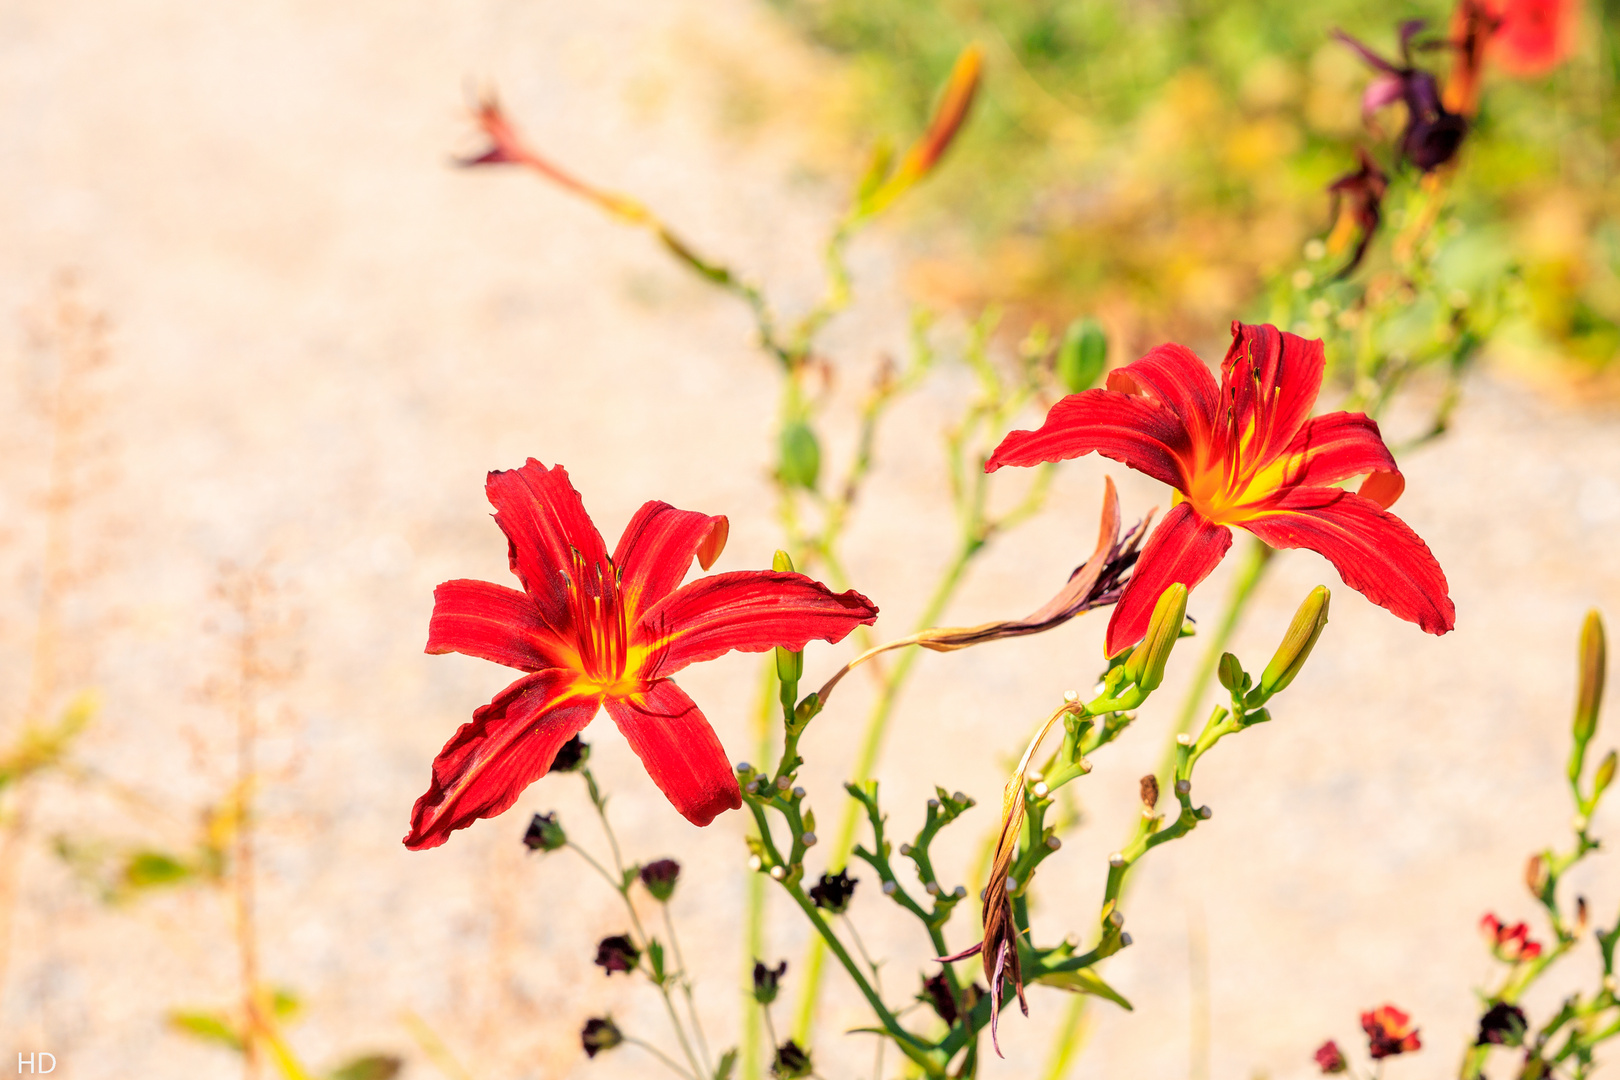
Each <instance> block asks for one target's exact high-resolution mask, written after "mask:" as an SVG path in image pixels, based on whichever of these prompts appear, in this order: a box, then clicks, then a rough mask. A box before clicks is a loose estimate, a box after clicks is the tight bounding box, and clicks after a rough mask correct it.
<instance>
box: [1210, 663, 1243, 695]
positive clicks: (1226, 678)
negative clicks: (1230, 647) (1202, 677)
mask: <svg viewBox="0 0 1620 1080" xmlns="http://www.w3.org/2000/svg"><path fill="white" fill-rule="evenodd" d="M1216 672H1217V674H1219V675H1220V679H1221V685H1222V686H1224V687H1226V688H1227V689H1228V690H1230V691H1231V692H1232V693H1234V694H1238V693H1242V692H1243V689H1244V687H1243V665H1242V664H1241V663H1239V662H1238V658H1237V657H1235V656H1233V655H1232V654H1231V653H1221V666H1220V667H1219V668H1217V669H1216Z"/></svg>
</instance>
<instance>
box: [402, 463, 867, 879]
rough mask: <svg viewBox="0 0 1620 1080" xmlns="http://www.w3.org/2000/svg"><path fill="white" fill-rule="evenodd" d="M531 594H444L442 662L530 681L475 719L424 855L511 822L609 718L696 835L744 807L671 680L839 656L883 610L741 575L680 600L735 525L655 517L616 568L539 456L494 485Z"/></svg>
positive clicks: (437, 766)
mask: <svg viewBox="0 0 1620 1080" xmlns="http://www.w3.org/2000/svg"><path fill="white" fill-rule="evenodd" d="M485 490H486V492H487V493H488V495H489V501H490V502H491V503H492V504H493V505H494V507H495V524H496V525H498V526H499V527H500V529H501V531H502V532H504V533H505V534H506V538H507V541H508V550H509V557H510V562H511V568H512V572H513V573H514V574H516V575H517V577H518V580H519V581H520V582H521V583H522V584H523V591H522V592H518V591H517V590H515V589H508V588H506V587H504V586H501V585H494V584H491V583H489V582H486V581H447V582H445V583H444V584H443V585H440V586H439V587H438V588H437V589H435V590H434V593H433V599H434V607H433V618H432V619H431V620H430V622H429V623H428V644H427V651H428V652H430V653H446V652H459V653H464V654H466V655H468V656H476V657H480V658H481V659H484V660H493V661H494V662H495V663H497V664H505V665H506V666H507V667H513V668H517V669H518V670H519V671H523V672H526V673H527V674H525V675H524V676H523V677H522V678H521V679H519V680H518V681H517V682H515V683H513V684H512V685H511V686H508V687H507V688H506V689H505V690H502V691H501V692H500V693H499V694H497V695H496V696H495V700H494V701H492V702H490V703H489V704H488V705H485V706H484V707H482V708H480V709H479V710H477V711H476V712H475V713H473V718H472V722H471V723H468V724H464V725H462V727H461V730H459V731H457V732H456V734H455V736H454V737H453V738H451V740H450V741H449V742H448V743H446V744H445V746H444V749H443V750H441V751H440V752H439V756H438V757H437V758H436V759H435V760H434V762H433V782H432V785H431V786H430V787H429V788H428V790H427V793H426V794H424V795H423V796H422V797H421V798H420V799H418V800H417V802H416V807H415V809H414V810H413V811H412V813H411V831H410V833H409V834H408V835H407V836H406V837H405V846H406V847H409V848H413V849H416V848H430V847H436V846H437V845H439V844H442V843H444V842H445V840H446V839H448V838H449V836H450V833H452V832H453V831H455V830H456V829H461V828H465V827H466V826H468V825H470V824H472V823H473V822H474V821H475V820H477V819H478V818H483V817H491V816H493V815H495V814H499V813H501V812H502V811H504V810H506V809H507V808H508V807H510V806H511V805H512V803H514V802H515V801H516V800H517V797H518V795H519V794H520V793H521V792H522V791H523V789H524V788H526V787H528V786H529V785H530V784H531V783H533V782H534V781H536V780H538V779H540V777H542V776H544V775H545V774H546V772H547V771H548V770H549V769H550V768H551V764H552V761H553V759H554V758H555V757H556V755H557V751H558V749H559V748H560V747H561V746H562V745H563V744H564V743H566V742H567V741H568V740H569V739H571V738H573V737H574V736H575V735H576V734H578V733H579V731H580V729H582V728H583V727H585V725H586V724H588V723H590V722H591V720H592V719H593V718H594V717H595V716H596V714H597V711H598V709H600V708H605V709H606V710H607V712H608V715H610V716H611V717H613V722H614V723H615V724H617V725H618V728H619V730H620V731H621V732H623V733H624V736H625V738H627V739H628V740H629V741H630V748H631V749H632V750H634V751H635V752H636V754H637V756H638V757H640V758H641V762H642V764H643V765H644V766H646V769H647V772H648V774H649V775H650V776H651V777H652V779H653V782H654V783H655V784H657V785H658V787H659V789H660V790H661V791H663V793H664V795H665V796H667V797H668V799H669V801H670V802H671V803H673V804H674V806H675V809H677V810H679V811H680V812H681V813H682V814H683V815H684V816H685V817H686V818H687V820H689V821H691V822H692V823H693V824H695V825H707V824H708V823H709V822H710V821H712V820H713V819H714V818H715V816H716V815H717V814H719V813H720V812H722V811H724V810H731V809H736V808H737V807H738V806H740V805H742V796H741V792H740V791H739V790H738V788H737V778H736V776H735V775H734V774H733V773H732V771H731V766H730V764H729V762H728V760H727V758H726V754H725V751H724V750H723V749H722V748H721V746H720V740H719V739H718V738H716V737H715V734H714V729H713V728H711V727H710V726H709V722H708V720H706V719H705V718H704V716H703V714H702V713H701V712H699V711H698V707H697V706H696V705H694V704H693V703H692V699H691V698H689V697H687V696H686V694H685V692H684V691H682V690H681V688H680V687H678V686H676V685H675V683H674V681H673V680H671V679H670V676H671V675H673V674H675V673H676V672H677V671H679V670H681V669H682V668H684V667H686V666H687V665H688V664H693V663H697V662H698V661H701V660H712V659H714V658H715V657H717V656H720V655H722V654H723V653H727V652H730V651H732V650H733V649H740V650H742V651H744V652H763V651H765V650H767V649H773V648H776V647H778V646H780V647H783V648H788V649H802V648H804V646H805V644H806V643H807V642H808V641H810V640H811V639H812V638H814V639H819V640H823V641H840V640H842V639H843V638H844V636H845V635H847V634H848V633H849V632H850V631H851V630H853V629H855V627H856V626H858V625H860V624H862V623H870V622H872V621H873V620H874V619H875V618H877V608H876V607H874V606H872V603H871V602H870V601H869V600H867V599H866V597H864V596H862V595H861V594H860V593H857V592H854V591H853V590H852V591H850V592H845V593H833V592H832V591H831V590H830V589H828V588H827V587H826V586H825V585H822V584H821V583H820V582H817V581H812V580H811V579H810V578H807V577H805V576H804V575H802V574H793V573H778V572H775V571H768V570H767V571H742V572H736V573H729V574H715V575H712V576H710V577H706V578H700V579H699V580H697V581H693V582H690V583H688V584H686V585H682V584H681V581H682V579H683V578H685V577H686V574H687V571H688V570H690V569H691V567H692V560H693V559H694V558H695V559H696V560H697V561H698V562H699V563H700V564H702V566H703V568H704V569H708V568H709V567H710V566H712V565H713V564H714V560H715V559H716V558H718V557H719V555H720V551H721V549H722V548H723V547H724V546H725V542H726V534H727V531H728V524H727V521H726V519H725V518H724V517H710V516H709V515H707V514H698V513H694V512H692V511H689V510H677V509H675V508H674V507H673V506H670V505H669V504H668V503H662V502H649V503H647V504H646V505H644V506H642V508H641V509H640V510H638V511H637V512H636V515H635V517H633V518H632V519H631V520H630V524H629V525H628V526H626V528H625V530H624V535H623V536H622V537H620V539H619V546H618V548H617V549H616V550H615V551H614V552H613V554H612V555H611V556H609V555H608V553H607V548H606V546H605V545H604V544H603V543H602V537H601V535H600V534H599V533H598V532H597V531H596V526H595V525H593V524H592V523H591V519H590V518H589V517H588V516H587V515H586V513H585V508H584V506H583V505H582V504H581V502H580V498H579V493H578V492H577V491H575V490H574V488H573V485H571V484H570V483H569V482H568V474H567V472H565V471H564V470H563V468H562V466H560V465H559V466H557V467H556V468H553V469H547V468H546V467H545V466H544V465H542V464H540V463H539V462H538V461H535V460H534V459H533V458H530V459H529V462H528V464H526V465H524V466H523V467H522V468H521V469H513V470H510V471H505V472H492V473H490V474H489V480H488V482H487V484H486V485H485Z"/></svg>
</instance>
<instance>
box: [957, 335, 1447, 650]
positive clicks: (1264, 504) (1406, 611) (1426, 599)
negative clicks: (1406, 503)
mask: <svg viewBox="0 0 1620 1080" xmlns="http://www.w3.org/2000/svg"><path fill="white" fill-rule="evenodd" d="M1324 363H1325V361H1324V354H1323V351H1322V343H1321V342H1320V341H1306V340H1305V339H1304V338H1301V337H1297V336H1295V335H1293V334H1286V333H1283V332H1281V331H1279V330H1278V329H1277V328H1276V327H1274V326H1246V325H1243V324H1241V323H1233V324H1232V347H1231V348H1230V349H1229V350H1228V351H1227V354H1226V359H1225V360H1224V361H1222V363H1221V384H1220V386H1218V387H1217V386H1216V385H1215V379H1214V376H1212V375H1211V374H1210V371H1209V368H1207V367H1205V366H1204V363H1203V361H1201V360H1199V359H1198V357H1197V356H1195V355H1194V354H1193V352H1192V351H1191V350H1190V349H1186V348H1184V347H1182V346H1180V345H1161V346H1159V347H1158V348H1156V349H1154V350H1153V351H1152V352H1150V353H1148V354H1147V355H1146V356H1144V357H1142V359H1140V360H1138V361H1136V362H1135V363H1133V364H1129V365H1127V366H1125V367H1123V368H1120V369H1118V370H1117V371H1114V372H1112V373H1111V374H1110V375H1109V376H1108V389H1106V390H1087V391H1085V392H1084V393H1080V394H1072V395H1070V396H1069V397H1066V398H1064V399H1063V400H1062V401H1060V402H1058V403H1057V404H1056V405H1054V406H1052V410H1051V412H1049V413H1048V414H1047V416H1046V423H1044V424H1043V425H1041V427H1040V429H1039V430H1036V431H1014V432H1012V433H1010V434H1009V435H1008V436H1007V437H1006V438H1005V439H1003V440H1002V441H1001V445H1000V446H998V447H997V448H996V452H995V453H994V454H992V455H990V460H989V461H988V462H986V463H985V471H987V472H994V471H995V470H996V469H999V468H1001V467H1002V466H1003V465H1035V464H1038V463H1040V462H1043V461H1061V460H1063V459H1065V458H1071V457H1078V456H1080V455H1082V454H1089V453H1093V452H1096V453H1100V454H1102V455H1103V456H1105V457H1110V458H1113V459H1114V460H1115V461H1120V462H1123V463H1124V464H1126V465H1128V466H1130V467H1131V468H1133V469H1135V470H1137V471H1138V472H1142V473H1146V474H1147V475H1149V476H1151V477H1153V478H1154V479H1156V480H1162V481H1164V482H1165V483H1166V484H1169V485H1170V486H1171V487H1173V488H1175V489H1176V491H1177V496H1176V500H1175V506H1174V508H1172V509H1171V511H1170V512H1169V513H1168V514H1166V515H1165V517H1164V520H1163V521H1161V522H1160V523H1159V526H1158V527H1157V528H1156V529H1154V530H1153V534H1152V535H1151V536H1149V537H1148V541H1147V545H1146V547H1144V548H1143V549H1142V554H1141V557H1140V558H1139V559H1138V560H1137V564H1136V570H1135V571H1134V572H1133V573H1132V574H1131V579H1130V582H1129V583H1128V584H1127V585H1126V586H1125V592H1124V594H1123V595H1122V596H1121V597H1120V599H1119V603H1118V604H1116V605H1115V607H1114V614H1113V618H1112V619H1111V620H1110V621H1109V624H1108V646H1107V648H1108V655H1110V656H1113V655H1114V654H1116V653H1118V652H1120V651H1121V650H1122V649H1124V648H1126V647H1127V646H1129V645H1133V644H1135V643H1136V642H1138V641H1140V640H1141V639H1142V636H1143V634H1145V633H1146V632H1147V626H1148V621H1149V620H1150V619H1151V618H1152V615H1153V605H1154V604H1155V603H1157V602H1158V599H1159V594H1160V593H1162V592H1164V590H1165V589H1167V588H1168V587H1169V586H1170V585H1171V583H1173V582H1178V581H1179V582H1181V583H1182V584H1183V585H1185V586H1187V588H1188V589H1191V588H1193V587H1194V586H1196V585H1197V584H1198V583H1199V582H1200V581H1203V580H1204V578H1206V577H1208V576H1209V573H1210V571H1211V570H1214V569H1215V566H1216V564H1217V563H1219V562H1220V561H1221V558H1222V557H1223V556H1224V555H1225V554H1226V552H1227V549H1228V548H1230V547H1231V545H1232V530H1231V529H1230V528H1229V526H1232V525H1238V526H1241V527H1242V528H1245V529H1247V530H1249V531H1250V532H1251V533H1253V534H1254V535H1256V536H1258V537H1259V538H1260V539H1261V540H1264V541H1265V542H1266V543H1268V544H1270V545H1271V546H1272V547H1274V548H1297V547H1304V548H1310V549H1311V550H1312V551H1316V552H1319V553H1320V554H1322V555H1324V556H1325V557H1326V558H1327V559H1328V561H1329V562H1331V563H1333V565H1334V566H1335V567H1336V568H1337V569H1338V571H1339V576H1340V577H1342V578H1344V582H1345V584H1346V585H1349V586H1350V587H1351V588H1352V589H1355V590H1356V591H1358V592H1360V593H1361V594H1362V595H1364V596H1366V597H1367V599H1369V600H1371V601H1372V602H1373V603H1375V604H1378V605H1379V606H1381V607H1385V608H1388V609H1389V610H1390V611H1392V612H1394V613H1395V614H1396V615H1399V616H1400V617H1401V618H1403V619H1407V620H1409V621H1411V622H1415V623H1417V624H1418V625H1419V626H1420V627H1422V628H1423V629H1424V630H1427V631H1428V632H1429V633H1431V634H1443V633H1445V632H1446V631H1448V630H1450V629H1451V628H1452V625H1453V622H1454V621H1455V612H1454V609H1453V608H1452V604H1451V598H1450V597H1449V596H1448V595H1447V586H1446V576H1445V574H1444V573H1443V572H1442V571H1441V569H1440V565H1439V563H1437V562H1435V559H1434V556H1433V555H1432V554H1430V552H1429V549H1428V546H1427V545H1425V544H1424V543H1423V541H1422V540H1421V539H1419V538H1418V536H1417V534H1416V533H1414V532H1413V531H1412V530H1411V529H1410V528H1408V527H1407V526H1406V523H1405V522H1403V521H1401V519H1400V518H1398V517H1396V516H1395V515H1394V514H1391V513H1390V512H1389V510H1388V507H1389V506H1390V505H1391V504H1392V503H1393V502H1394V501H1395V500H1396V499H1397V498H1398V497H1399V496H1400V494H1401V491H1402V489H1403V488H1404V487H1405V484H1406V481H1405V480H1404V479H1403V478H1402V477H1401V472H1400V470H1399V469H1398V468H1396V466H1395V459H1394V458H1393V457H1392V456H1391V455H1390V452H1389V448H1388V447H1387V446H1385V445H1384V440H1383V438H1382V437H1381V436H1380V435H1379V434H1378V425H1377V424H1376V423H1374V422H1373V421H1372V420H1370V419H1368V418H1367V417H1366V416H1363V415H1361V414H1360V413H1344V412H1338V413H1329V414H1328V415H1326V416H1318V417H1316V418H1315V419H1310V418H1309V417H1310V411H1311V406H1312V405H1313V404H1314V403H1315V401H1316V395H1317V391H1318V390H1320V389H1321V385H1322V369H1323V366H1324ZM1355 476H1366V480H1365V481H1363V482H1362V484H1361V487H1360V490H1359V491H1358V492H1350V491H1346V490H1344V489H1342V488H1339V487H1334V486H1331V485H1334V484H1337V483H1338V482H1340V481H1342V480H1348V479H1350V478H1351V477H1355Z"/></svg>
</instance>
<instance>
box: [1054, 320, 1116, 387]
mask: <svg viewBox="0 0 1620 1080" xmlns="http://www.w3.org/2000/svg"><path fill="white" fill-rule="evenodd" d="M1056 366H1057V377H1058V381H1059V382H1061V383H1062V384H1063V388H1064V389H1065V390H1067V391H1068V392H1069V393H1071V394H1078V393H1079V392H1080V391H1082V390H1088V389H1090V388H1091V387H1093V386H1095V385H1097V380H1098V379H1100V378H1101V377H1102V373H1103V368H1105V367H1107V366H1108V335H1107V334H1105V333H1103V328H1102V324H1100V323H1099V322H1097V320H1096V319H1093V318H1089V317H1088V318H1084V319H1076V320H1075V321H1074V322H1072V323H1070V324H1069V328H1068V330H1066V331H1064V333H1063V344H1062V345H1060V346H1058V353H1057V365H1056Z"/></svg>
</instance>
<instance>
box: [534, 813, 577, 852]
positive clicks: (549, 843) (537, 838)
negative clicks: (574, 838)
mask: <svg viewBox="0 0 1620 1080" xmlns="http://www.w3.org/2000/svg"><path fill="white" fill-rule="evenodd" d="M567 843H568V834H567V833H565V832H563V827H562V822H560V821H558V820H557V815H556V814H554V813H552V814H536V815H534V819H533V820H532V821H530V822H529V829H528V831H527V832H525V833H524V834H523V846H524V847H526V848H528V849H529V850H530V851H556V850H557V849H558V848H560V847H562V846H564V845H565V844H567Z"/></svg>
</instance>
